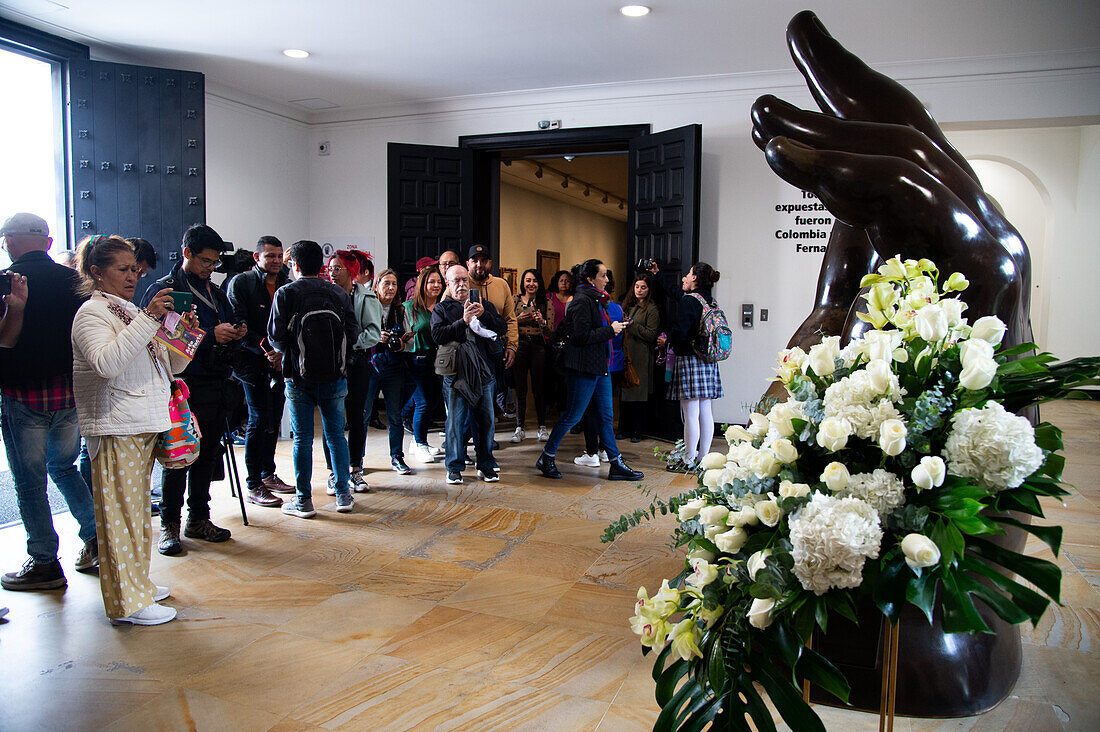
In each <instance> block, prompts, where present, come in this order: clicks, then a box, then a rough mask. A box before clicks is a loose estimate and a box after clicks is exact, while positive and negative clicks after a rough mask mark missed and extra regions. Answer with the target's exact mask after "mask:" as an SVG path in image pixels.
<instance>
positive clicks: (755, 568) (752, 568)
mask: <svg viewBox="0 0 1100 732" xmlns="http://www.w3.org/2000/svg"><path fill="white" fill-rule="evenodd" d="M771 554H772V550H771V549H762V550H761V551H758V552H756V553H755V554H753V555H752V556H751V557H749V561H747V562H745V566H746V567H747V568H748V570H749V578H750V579H756V573H757V572H759V571H760V570H761V569H763V568H764V560H765V559H767V558H768V557H770V556H771Z"/></svg>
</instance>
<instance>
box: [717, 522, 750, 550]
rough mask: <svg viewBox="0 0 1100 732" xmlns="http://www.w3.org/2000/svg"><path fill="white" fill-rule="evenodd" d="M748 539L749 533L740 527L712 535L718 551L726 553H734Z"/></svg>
mask: <svg viewBox="0 0 1100 732" xmlns="http://www.w3.org/2000/svg"><path fill="white" fill-rule="evenodd" d="M748 540H749V533H748V532H747V531H745V530H744V529H742V528H740V527H736V528H733V529H730V530H729V531H726V532H725V533H722V534H717V535H715V537H714V544H715V546H717V547H718V550H719V551H722V552H725V553H726V554H736V553H737V552H739V551H741V547H743V546H745V542H746V541H748Z"/></svg>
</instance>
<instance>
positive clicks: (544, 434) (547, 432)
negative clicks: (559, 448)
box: [539, 424, 550, 442]
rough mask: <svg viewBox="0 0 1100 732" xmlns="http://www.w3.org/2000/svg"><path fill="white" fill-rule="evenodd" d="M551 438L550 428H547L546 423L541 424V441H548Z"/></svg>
mask: <svg viewBox="0 0 1100 732" xmlns="http://www.w3.org/2000/svg"><path fill="white" fill-rule="evenodd" d="M549 439H550V430H548V429H546V425H544V424H540V425H539V442H546V441H547V440H549Z"/></svg>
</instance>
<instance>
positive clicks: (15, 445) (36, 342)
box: [0, 213, 99, 590]
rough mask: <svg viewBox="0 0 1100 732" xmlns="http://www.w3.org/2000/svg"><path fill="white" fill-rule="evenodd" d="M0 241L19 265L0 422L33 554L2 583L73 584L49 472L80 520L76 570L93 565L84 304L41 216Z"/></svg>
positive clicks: (13, 281)
mask: <svg viewBox="0 0 1100 732" xmlns="http://www.w3.org/2000/svg"><path fill="white" fill-rule="evenodd" d="M0 236H2V237H3V240H4V248H5V249H7V250H8V254H9V255H10V256H11V259H12V263H11V271H10V272H6V273H4V275H3V279H2V280H0V282H3V284H5V285H6V287H5V288H4V289H6V290H8V291H9V292H8V293H5V296H4V305H5V309H6V311H5V313H4V322H3V323H2V324H0V422H2V424H3V434H4V448H5V449H6V450H7V454H8V465H10V466H11V473H12V480H13V482H14V483H15V494H16V498H17V499H18V503H19V515H20V517H21V518H22V519H23V528H24V529H25V530H26V532H27V554H29V555H30V559H29V560H27V562H26V563H25V564H24V565H23V568H22V569H21V570H19V571H18V572H9V573H8V574H5V575H4V576H3V577H0V584H2V585H3V587H4V589H6V590H52V589H56V588H58V587H64V586H65V583H66V580H65V572H64V571H63V570H62V569H61V564H60V562H58V561H57V549H58V537H57V532H56V531H54V527H53V518H52V516H51V512H50V504H49V501H48V499H47V497H46V475H47V474H48V475H49V476H50V478H52V479H53V482H54V484H55V485H56V486H57V488H58V490H60V491H61V495H62V496H64V497H65V502H66V503H67V504H68V505H69V510H70V511H71V512H72V514H73V518H75V519H76V520H77V522H78V523H79V524H80V539H81V541H83V542H84V549H83V550H82V551H81V552H80V556H79V558H78V559H77V562H76V568H77V569H78V570H81V569H91V568H92V567H94V566H95V565H96V562H97V558H98V556H99V553H98V549H97V546H96V529H95V508H94V506H93V504H92V491H91V489H90V488H89V487H88V484H87V483H85V482H84V479H83V478H82V477H80V473H78V472H77V469H76V466H75V465H74V463H75V462H76V456H77V453H78V452H79V451H80V428H79V426H78V425H77V420H76V402H75V401H74V400H73V347H72V340H71V334H72V328H73V317H74V316H75V315H76V311H77V309H78V308H79V307H80V305H81V303H83V301H84V298H83V297H81V296H80V295H79V294H78V293H77V286H78V278H77V274H76V272H74V271H73V270H71V269H69V268H68V267H65V266H64V265H61V264H57V263H55V262H54V261H53V260H52V259H50V255H49V254H47V252H48V251H49V249H50V244H51V242H52V241H53V239H51V238H50V231H49V226H48V225H47V224H46V221H45V220H44V219H42V218H41V217H39V216H35V215H34V214H29V213H17V214H15V215H14V216H12V217H11V218H9V219H8V220H7V221H5V222H4V224H3V226H2V227H0ZM9 293H10V294H9Z"/></svg>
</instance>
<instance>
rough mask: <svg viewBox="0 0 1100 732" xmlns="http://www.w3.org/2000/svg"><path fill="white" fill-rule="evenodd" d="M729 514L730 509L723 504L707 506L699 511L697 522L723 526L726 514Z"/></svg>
mask: <svg viewBox="0 0 1100 732" xmlns="http://www.w3.org/2000/svg"><path fill="white" fill-rule="evenodd" d="M729 514H730V510H729V509H728V508H726V507H725V506H707V507H706V508H703V509H702V510H700V511H699V523H702V524H706V525H707V526H721V527H723V528H725V525H726V516H729Z"/></svg>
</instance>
